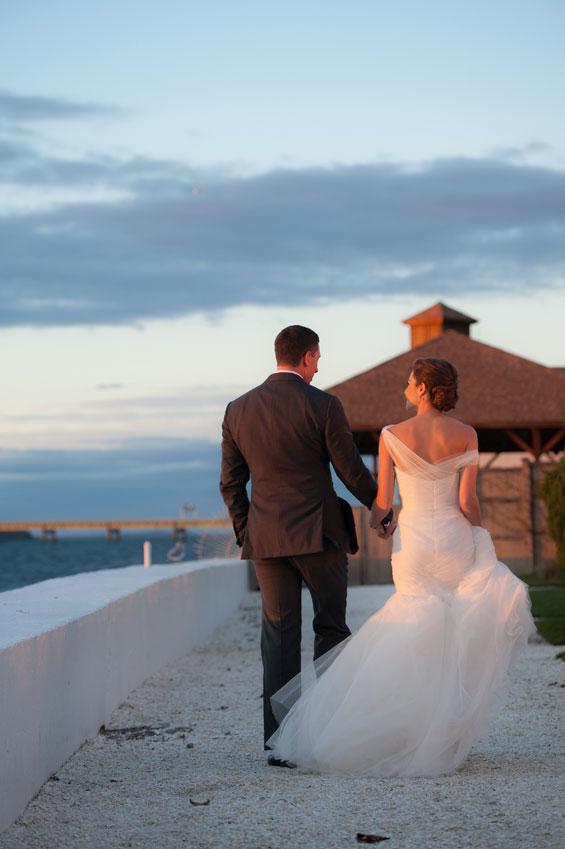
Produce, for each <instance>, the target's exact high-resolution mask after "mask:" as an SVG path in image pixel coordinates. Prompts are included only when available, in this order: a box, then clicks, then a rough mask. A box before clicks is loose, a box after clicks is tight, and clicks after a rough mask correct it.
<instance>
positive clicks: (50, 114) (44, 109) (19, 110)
mask: <svg viewBox="0 0 565 849" xmlns="http://www.w3.org/2000/svg"><path fill="white" fill-rule="evenodd" d="M123 114H125V113H124V110H123V109H120V108H119V107H117V106H112V105H105V104H102V103H79V102H77V101H74V100H67V99H66V98H61V97H38V96H35V95H21V94H14V93H13V92H9V91H5V90H4V89H0V122H2V123H4V122H6V123H16V124H17V123H34V122H37V121H61V120H69V119H77V118H97V117H103V118H116V117H120V116H121V115H123Z"/></svg>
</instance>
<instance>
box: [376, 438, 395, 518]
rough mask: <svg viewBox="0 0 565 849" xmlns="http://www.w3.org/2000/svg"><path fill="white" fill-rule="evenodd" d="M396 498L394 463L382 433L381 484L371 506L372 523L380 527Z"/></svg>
mask: <svg viewBox="0 0 565 849" xmlns="http://www.w3.org/2000/svg"><path fill="white" fill-rule="evenodd" d="M393 498H394V465H393V462H392V457H391V456H390V454H389V452H388V449H387V447H386V443H385V440H384V439H383V435H382V434H381V436H380V439H379V485H378V488H377V497H376V498H375V500H374V501H373V506H372V507H371V525H372V526H373V527H378V526H379V524H380V522H381V521H382V519H384V517H385V516H386V515H387V513H389V511H390V508H391V507H392V501H393Z"/></svg>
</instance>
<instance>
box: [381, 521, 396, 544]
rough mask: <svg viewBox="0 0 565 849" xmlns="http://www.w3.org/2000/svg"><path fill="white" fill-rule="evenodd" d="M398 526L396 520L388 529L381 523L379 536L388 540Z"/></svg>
mask: <svg viewBox="0 0 565 849" xmlns="http://www.w3.org/2000/svg"><path fill="white" fill-rule="evenodd" d="M397 525H398V522H397V520H396V519H393V520H392V522H391V523H390V525H387V526H386V528H383V526H382V525H381V524H380V523H379V527H378V528H377V536H379V537H380V538H381V539H388V538H389V537H391V536H392V535H393V533H394V532H395V530H396V526H397Z"/></svg>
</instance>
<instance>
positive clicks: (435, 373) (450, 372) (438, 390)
mask: <svg viewBox="0 0 565 849" xmlns="http://www.w3.org/2000/svg"><path fill="white" fill-rule="evenodd" d="M412 372H413V374H414V379H415V381H416V383H423V384H424V386H425V387H426V389H427V391H428V393H429V396H430V402H431V404H432V407H435V408H436V410H441V412H442V413H447V412H448V410H453V408H454V407H455V405H456V404H457V401H458V400H459V395H458V393H457V379H458V375H457V369H456V368H455V366H454V365H453V364H452V363H450V362H449V360H440V359H437V358H436V357H420V358H419V359H417V360H414V363H413V365H412Z"/></svg>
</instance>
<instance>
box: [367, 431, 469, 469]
mask: <svg viewBox="0 0 565 849" xmlns="http://www.w3.org/2000/svg"><path fill="white" fill-rule="evenodd" d="M390 428H391V425H385V427H383V432H384V431H386V432H387V433H388V434H389V435H390V436H394V438H395V439H396V441H397V442H400V444H401V445H402V447H403V448H406V450H407V451H409V452H410V453H411V454H413V455H414V456H415V457H417V458H418V460H421V461H422V462H423V463H427V464H428V466H441V465H442V464H443V463H447V461H448V460H454V459H455V458H456V457H464V456H465V455H466V454H476V455H478V453H479V452H478V451H477V449H476V448H468V449H467V450H466V451H458V452H457V454H449V456H447V457H442V459H441V460H436V462H435V463H432V461H431V460H426V458H425V457H422V456H421V455H420V454H418V453H417V452H416V451H414V450H413V449H412V448H410V447H409V446H408V445H406V443H405V442H403V441H402V440H401V439H400V438H399V437H398V436H397V435H396V434H395V433H393V432H392V430H391V429H390Z"/></svg>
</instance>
